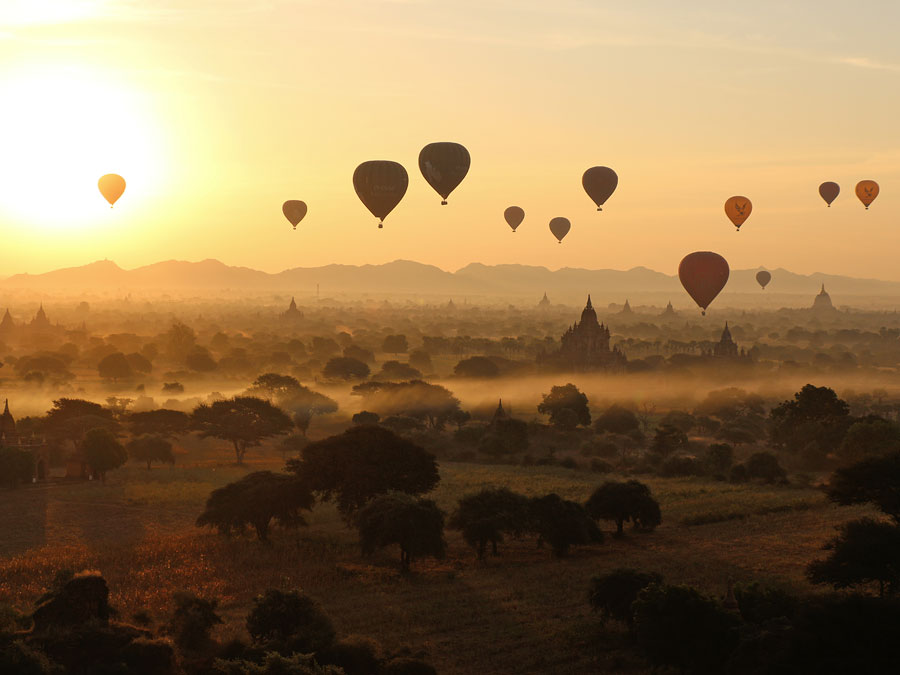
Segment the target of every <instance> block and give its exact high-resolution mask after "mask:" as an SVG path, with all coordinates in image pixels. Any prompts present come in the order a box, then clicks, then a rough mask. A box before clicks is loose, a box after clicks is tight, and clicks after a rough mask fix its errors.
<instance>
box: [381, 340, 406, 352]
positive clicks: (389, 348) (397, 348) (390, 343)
mask: <svg viewBox="0 0 900 675" xmlns="http://www.w3.org/2000/svg"><path fill="white" fill-rule="evenodd" d="M408 350H409V343H408V342H407V341H406V336H405V335H388V336H387V337H385V338H384V342H383V343H382V345H381V351H383V352H385V353H387V354H405V353H406V352H407V351H408Z"/></svg>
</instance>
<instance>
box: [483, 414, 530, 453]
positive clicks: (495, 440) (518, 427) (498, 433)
mask: <svg viewBox="0 0 900 675" xmlns="http://www.w3.org/2000/svg"><path fill="white" fill-rule="evenodd" d="M478 449H479V450H480V451H481V452H483V453H484V454H486V455H488V456H490V457H499V456H502V455H510V454H512V453H515V452H524V451H525V450H527V449H528V425H527V424H526V423H525V422H524V421H522V420H517V419H514V418H512V417H506V418H503V419H497V420H494V421H493V422H492V423H491V424H490V426H488V427H487V430H486V432H485V433H484V435H482V436H481V438H480V439H479V442H478Z"/></svg>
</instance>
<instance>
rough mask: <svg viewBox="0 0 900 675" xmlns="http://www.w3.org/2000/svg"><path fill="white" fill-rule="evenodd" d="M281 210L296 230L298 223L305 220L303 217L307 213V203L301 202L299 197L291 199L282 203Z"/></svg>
mask: <svg viewBox="0 0 900 675" xmlns="http://www.w3.org/2000/svg"><path fill="white" fill-rule="evenodd" d="M281 212H282V213H283V214H284V217H285V218H287V219H288V222H289V223H290V224H291V225H293V226H294V229H295V230H296V229H297V225H298V224H299V223H300V221H301V220H303V217H304V216H305V215H306V203H305V202H301V201H300V200H298V199H289V200H287V201H286V202H285V203H284V204H283V205H282V207H281Z"/></svg>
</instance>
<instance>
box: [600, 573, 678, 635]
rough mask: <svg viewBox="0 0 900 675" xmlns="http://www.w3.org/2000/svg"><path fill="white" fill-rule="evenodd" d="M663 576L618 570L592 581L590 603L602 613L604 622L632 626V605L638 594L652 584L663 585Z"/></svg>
mask: <svg viewBox="0 0 900 675" xmlns="http://www.w3.org/2000/svg"><path fill="white" fill-rule="evenodd" d="M661 583H662V576H661V575H660V574H657V573H656V572H638V571H637V570H633V569H617V570H613V571H612V572H609V573H607V574H603V575H601V576H596V577H594V578H593V579H591V587H590V590H589V591H588V602H589V603H590V605H591V607H592V608H593V609H594V610H596V611H598V612H600V615H601V617H602V618H603V620H604V621H605V620H607V619H614V620H616V621H622V622H624V623H627V624H628V625H631V623H632V618H633V616H632V612H631V605H632V603H634V601H635V600H636V599H637V596H638V593H640V592H641V591H642V590H643V589H645V588H647V586H649V585H650V584H661Z"/></svg>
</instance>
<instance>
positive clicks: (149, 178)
mask: <svg viewBox="0 0 900 675" xmlns="http://www.w3.org/2000/svg"><path fill="white" fill-rule="evenodd" d="M0 101H3V105H0V216H3V217H4V220H8V221H12V222H13V224H21V225H24V226H26V227H31V228H35V227H36V228H40V229H49V230H57V231H58V230H66V229H76V228H77V229H84V228H89V227H92V226H97V227H102V226H104V224H106V223H109V222H110V217H111V216H110V214H109V213H108V212H109V205H108V204H107V203H106V201H105V200H104V199H103V197H102V196H101V195H100V192H99V190H98V188H97V180H98V179H99V178H100V176H102V175H104V174H107V173H117V174H119V175H121V176H123V177H124V178H125V180H126V182H127V187H126V190H125V194H124V195H123V196H122V198H121V199H120V200H119V201H118V202H117V203H116V210H118V211H132V210H133V209H135V208H136V207H137V206H139V205H140V204H141V203H142V202H146V201H147V200H148V199H149V197H150V196H151V195H153V194H154V193H155V192H156V191H157V190H158V189H159V187H160V186H159V183H160V177H161V170H162V166H163V158H162V152H163V150H162V147H163V144H162V143H161V142H160V141H161V138H160V134H159V132H158V130H157V129H156V127H155V125H154V123H153V118H152V110H151V107H152V101H150V100H149V97H147V96H142V95H141V94H140V92H138V91H136V90H135V89H133V88H132V87H130V86H129V85H128V84H123V83H121V82H116V81H115V80H113V79H111V78H109V77H104V74H103V73H102V72H100V71H97V70H91V69H88V68H81V67H74V66H68V65H66V66H62V65H61V66H56V67H52V66H46V65H45V66H41V67H33V68H28V69H22V70H19V71H17V72H14V73H6V74H0ZM120 215H123V214H120Z"/></svg>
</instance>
